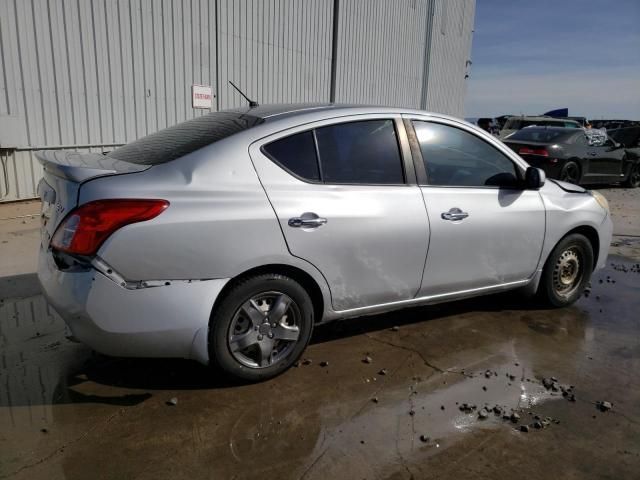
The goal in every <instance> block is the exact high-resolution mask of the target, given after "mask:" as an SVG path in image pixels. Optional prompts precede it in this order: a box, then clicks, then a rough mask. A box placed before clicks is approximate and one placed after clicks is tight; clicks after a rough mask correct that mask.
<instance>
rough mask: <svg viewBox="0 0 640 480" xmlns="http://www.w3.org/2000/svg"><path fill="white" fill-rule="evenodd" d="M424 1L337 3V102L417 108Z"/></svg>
mask: <svg viewBox="0 0 640 480" xmlns="http://www.w3.org/2000/svg"><path fill="white" fill-rule="evenodd" d="M427 4H428V1H427V0H410V1H393V2H389V1H386V0H341V2H340V10H339V11H340V16H339V29H338V55H337V57H338V61H337V72H336V102H338V103H368V104H376V105H394V106H404V107H419V105H420V95H421V90H422V71H423V58H424V44H425V38H426V35H425V32H426V27H427V22H426V18H427Z"/></svg>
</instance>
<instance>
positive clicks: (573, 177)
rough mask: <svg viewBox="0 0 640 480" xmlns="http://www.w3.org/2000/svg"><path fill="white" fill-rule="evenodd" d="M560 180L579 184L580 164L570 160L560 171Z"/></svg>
mask: <svg viewBox="0 0 640 480" xmlns="http://www.w3.org/2000/svg"><path fill="white" fill-rule="evenodd" d="M560 180H562V181H563V182H569V183H573V184H575V185H577V184H578V182H579V181H580V166H579V165H578V164H577V163H576V162H574V161H573V160H569V161H568V162H567V163H565V164H564V167H562V170H561V171H560Z"/></svg>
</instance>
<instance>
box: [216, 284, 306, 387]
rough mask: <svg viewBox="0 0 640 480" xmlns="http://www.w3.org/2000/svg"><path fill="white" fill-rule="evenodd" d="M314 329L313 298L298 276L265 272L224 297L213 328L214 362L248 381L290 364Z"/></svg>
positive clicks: (266, 376)
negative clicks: (300, 282)
mask: <svg viewBox="0 0 640 480" xmlns="http://www.w3.org/2000/svg"><path fill="white" fill-rule="evenodd" d="M312 330H313V304H312V302H311V298H310V297H309V294H308V293H307V292H306V291H305V289H304V288H302V287H301V286H300V285H299V284H298V283H297V282H295V281H294V280H292V279H290V278H288V277H285V276H282V275H277V274H265V275H258V276H255V277H250V278H248V279H246V280H243V281H241V282H240V283H238V284H237V285H236V286H235V287H233V288H232V289H231V291H229V293H228V294H227V295H226V296H225V298H224V299H223V300H222V302H221V304H220V305H219V307H218V308H217V309H216V312H215V313H214V315H213V318H212V320H211V325H210V328H209V357H210V359H211V363H212V364H213V366H215V367H218V368H219V369H220V370H222V371H223V372H224V373H226V374H228V375H230V376H232V377H235V378H238V379H241V380H246V381H252V382H255V381H260V380H266V379H268V378H271V377H274V376H276V375H278V374H280V373H282V372H284V371H285V370H287V369H288V368H289V367H290V366H291V365H292V364H293V363H294V362H295V361H296V360H297V359H298V358H299V357H300V355H302V352H303V351H304V349H305V347H306V346H307V344H308V343H309V339H310V338H311V332H312Z"/></svg>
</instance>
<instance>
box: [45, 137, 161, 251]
mask: <svg viewBox="0 0 640 480" xmlns="http://www.w3.org/2000/svg"><path fill="white" fill-rule="evenodd" d="M36 157H37V159H38V160H39V161H40V163H41V164H42V167H43V170H44V172H43V177H42V180H40V183H39V184H38V196H39V197H40V199H41V200H42V211H41V242H42V246H43V247H45V248H47V247H48V246H49V242H50V241H51V237H52V236H53V234H54V232H55V230H56V228H57V227H58V225H59V224H60V222H61V221H62V219H64V217H65V216H66V215H67V214H68V213H69V212H70V211H71V210H72V209H74V208H75V207H76V206H77V204H78V190H80V186H81V185H82V183H84V182H86V181H87V180H90V179H92V178H96V177H103V176H107V175H121V174H125V173H135V172H141V171H144V170H147V169H148V168H151V166H150V165H137V164H133V163H129V162H124V161H122V160H116V159H114V158H111V157H108V156H105V155H101V154H99V153H79V152H70V151H65V150H43V151H41V152H37V153H36Z"/></svg>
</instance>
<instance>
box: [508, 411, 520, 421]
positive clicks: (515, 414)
mask: <svg viewBox="0 0 640 480" xmlns="http://www.w3.org/2000/svg"><path fill="white" fill-rule="evenodd" d="M509 419H510V420H511V421H512V422H513V423H518V420H520V415H518V414H517V413H516V412H513V413H512V414H511V416H510V417H509Z"/></svg>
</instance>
